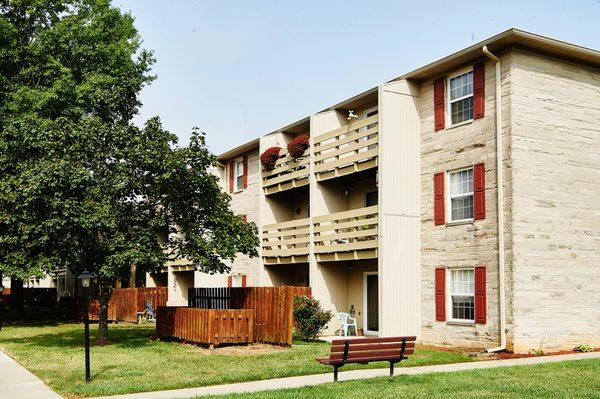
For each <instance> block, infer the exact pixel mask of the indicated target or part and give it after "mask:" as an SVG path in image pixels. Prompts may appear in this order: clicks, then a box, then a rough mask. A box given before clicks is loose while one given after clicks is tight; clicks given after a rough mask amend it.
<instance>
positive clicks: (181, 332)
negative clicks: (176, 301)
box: [156, 307, 254, 346]
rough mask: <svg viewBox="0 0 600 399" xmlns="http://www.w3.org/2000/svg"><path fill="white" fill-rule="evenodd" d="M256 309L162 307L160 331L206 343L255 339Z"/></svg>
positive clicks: (164, 335) (158, 329) (213, 343)
mask: <svg viewBox="0 0 600 399" xmlns="http://www.w3.org/2000/svg"><path fill="white" fill-rule="evenodd" d="M253 315H254V312H253V311H252V310H249V309H193V308H185V307H159V308H158V312H157V315H156V333H157V335H158V336H159V337H160V338H178V339H181V340H184V341H190V342H195V343H199V344H205V345H210V346H213V345H219V344H247V343H251V342H254V319H253Z"/></svg>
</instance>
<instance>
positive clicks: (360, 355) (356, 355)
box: [329, 349, 414, 362]
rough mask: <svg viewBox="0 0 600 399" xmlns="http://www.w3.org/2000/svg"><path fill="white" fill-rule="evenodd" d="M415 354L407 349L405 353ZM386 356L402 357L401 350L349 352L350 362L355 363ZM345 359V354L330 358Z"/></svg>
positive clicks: (336, 354) (334, 355)
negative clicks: (357, 360)
mask: <svg viewBox="0 0 600 399" xmlns="http://www.w3.org/2000/svg"><path fill="white" fill-rule="evenodd" d="M413 353H414V350H413V349H407V350H405V351H404V354H405V355H412V354H413ZM384 356H395V357H400V351H399V350H385V351H377V352H373V351H370V352H348V362H353V361H354V359H374V360H372V361H376V360H377V359H379V358H381V357H384ZM343 358H344V354H343V353H332V354H331V356H329V359H331V360H341V359H343Z"/></svg>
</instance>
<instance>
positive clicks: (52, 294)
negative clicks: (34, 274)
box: [2, 287, 58, 308]
mask: <svg viewBox="0 0 600 399" xmlns="http://www.w3.org/2000/svg"><path fill="white" fill-rule="evenodd" d="M10 293H11V290H10V288H5V289H4V292H3V293H2V304H3V305H5V306H7V305H9V304H10ZM23 305H24V306H25V307H26V308H34V307H36V306H47V307H51V306H57V305H58V297H57V293H56V288H39V287H23Z"/></svg>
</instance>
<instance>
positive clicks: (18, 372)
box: [0, 349, 62, 399]
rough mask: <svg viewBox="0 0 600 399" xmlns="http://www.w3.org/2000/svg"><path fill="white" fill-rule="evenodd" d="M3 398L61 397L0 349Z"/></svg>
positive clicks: (0, 387) (44, 398) (33, 398)
mask: <svg viewBox="0 0 600 399" xmlns="http://www.w3.org/2000/svg"><path fill="white" fill-rule="evenodd" d="M6 395H8V396H6ZM5 398H6V399H8V398H10V399H62V397H61V396H60V395H59V394H57V393H56V392H54V391H53V390H52V389H50V388H49V387H48V386H47V385H46V384H44V382H43V381H42V380H40V379H39V378H38V377H37V376H36V375H35V374H33V373H32V372H31V371H29V370H27V369H26V368H25V367H23V366H21V365H20V364H19V363H18V362H17V361H16V360H15V359H13V358H12V357H10V356H9V355H8V354H7V353H5V352H4V351H2V349H0V399H5Z"/></svg>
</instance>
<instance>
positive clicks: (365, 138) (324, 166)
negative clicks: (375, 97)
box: [314, 115, 379, 181]
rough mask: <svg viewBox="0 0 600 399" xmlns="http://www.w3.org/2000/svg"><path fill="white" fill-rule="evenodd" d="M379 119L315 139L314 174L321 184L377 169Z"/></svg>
mask: <svg viewBox="0 0 600 399" xmlns="http://www.w3.org/2000/svg"><path fill="white" fill-rule="evenodd" d="M378 131H379V116H378V115H373V116H371V117H369V118H365V119H363V120H359V121H355V122H352V123H350V124H348V125H346V126H343V127H341V128H338V129H336V130H333V131H331V132H328V133H325V134H322V135H320V136H317V137H315V139H314V146H315V173H316V174H317V180H318V181H323V180H328V179H333V178H336V177H340V176H345V175H348V174H350V173H356V172H360V171H363V170H367V169H371V168H376V167H377V154H378V142H379V136H378Z"/></svg>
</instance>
